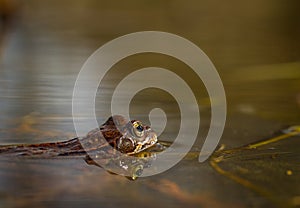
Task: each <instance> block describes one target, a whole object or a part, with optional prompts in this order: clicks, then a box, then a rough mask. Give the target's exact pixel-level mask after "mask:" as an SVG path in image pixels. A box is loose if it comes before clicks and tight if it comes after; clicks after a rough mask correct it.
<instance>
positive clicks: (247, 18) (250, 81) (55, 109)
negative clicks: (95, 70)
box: [0, 0, 300, 207]
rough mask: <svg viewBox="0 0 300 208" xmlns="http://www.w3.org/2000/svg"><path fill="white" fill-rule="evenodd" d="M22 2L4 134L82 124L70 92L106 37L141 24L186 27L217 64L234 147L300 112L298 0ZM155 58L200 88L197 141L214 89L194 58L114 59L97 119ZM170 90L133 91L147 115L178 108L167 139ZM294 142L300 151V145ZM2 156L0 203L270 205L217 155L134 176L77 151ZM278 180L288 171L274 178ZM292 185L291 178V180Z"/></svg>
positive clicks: (6, 71)
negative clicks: (187, 61)
mask: <svg viewBox="0 0 300 208" xmlns="http://www.w3.org/2000/svg"><path fill="white" fill-rule="evenodd" d="M18 3H19V5H18V6H17V7H16V9H15V10H12V11H15V12H16V13H15V16H14V21H12V24H11V27H10V30H8V31H7V30H4V32H3V35H2V37H4V41H3V42H2V47H1V48H2V57H1V70H0V86H1V87H0V109H1V115H0V142H1V143H2V144H10V143H33V142H45V141H56V140H64V139H67V138H72V137H74V136H76V133H75V130H74V126H73V122H72V93H73V87H74V83H75V80H76V77H77V74H78V73H79V71H80V69H81V67H82V65H83V63H84V62H85V60H86V59H87V58H88V56H89V55H91V54H92V53H93V52H94V51H95V50H96V49H97V48H98V47H100V46H101V45H103V44H104V43H106V42H107V41H109V40H112V39H114V38H116V37H118V36H121V35H125V34H127V33H131V32H136V31H144V30H159V31H166V32H170V33H175V34H178V35H180V36H182V37H185V38H187V39H189V40H191V41H192V42H194V43H195V44H197V45H198V46H199V47H200V48H201V49H202V50H203V51H204V52H205V53H206V54H207V55H208V56H209V57H210V59H211V60H212V62H213V63H214V64H215V66H216V68H217V70H218V72H219V74H220V76H221V78H222V81H223V84H224V87H225V92H226V96H227V105H228V115H227V122H226V127H225V131H224V134H223V137H222V138H221V143H224V144H226V146H227V147H237V146H240V145H243V144H247V143H251V142H253V141H256V140H260V139H262V138H267V137H270V136H271V135H272V134H273V133H274V132H276V131H277V130H279V129H281V128H283V127H286V126H288V125H291V124H299V123H300V119H299V118H300V111H299V107H300V85H299V82H300V38H299V37H300V16H299V12H298V8H299V3H298V2H297V1H290V2H289V3H287V2H286V1H275V2H274V1H271V0H267V1H263V2H261V1H251V3H250V2H247V3H245V2H243V3H242V2H240V1H233V2H231V3H225V2H224V3H221V2H217V1H210V2H204V1H189V2H188V3H185V2H183V1H164V2H160V3H158V2H151V1H134V0H133V1H126V2H123V3H121V2H117V1H112V2H109V1H93V0H88V1H79V0H75V1H71V0H68V1H56V0H54V1H37V0H36V1H35V0H28V1H20V2H18ZM153 63H154V64H153ZM153 65H155V66H160V67H165V68H168V69H172V70H173V71H175V72H176V73H178V74H179V75H180V76H181V77H184V79H185V80H187V82H188V83H189V84H190V86H191V88H192V89H193V90H194V91H195V92H196V96H197V100H198V102H199V104H200V106H201V108H200V113H201V119H202V120H201V126H200V133H199V138H198V140H197V144H195V145H196V146H198V145H199V144H201V143H202V142H203V140H202V139H203V137H205V134H206V132H207V130H208V128H209V119H210V108H209V102H208V98H207V93H206V91H205V89H204V87H203V84H202V83H201V82H200V81H199V80H196V81H195V80H194V79H193V74H191V73H189V72H190V71H189V69H188V67H187V66H186V65H184V64H182V63H180V62H178V61H176V60H174V59H173V58H170V57H167V56H161V55H155V54H144V55H136V56H132V57H129V58H128V59H126V60H122V61H121V62H120V63H118V64H116V66H114V67H113V68H112V69H111V71H110V74H108V75H107V76H106V77H105V79H104V80H103V82H102V83H101V88H102V89H103V90H104V92H105V94H107V96H105V97H104V98H101V99H100V98H99V99H97V100H96V113H97V116H98V118H99V122H100V123H101V122H102V121H104V120H105V119H106V118H107V117H108V116H109V115H110V111H109V104H110V103H109V102H110V100H109V99H110V96H111V93H112V92H113V89H114V87H115V86H116V84H117V83H118V82H119V80H120V79H122V77H124V76H125V75H126V74H128V73H129V72H131V71H132V70H134V69H138V68H141V67H146V66H153ZM145 79H146V78H145ZM149 95H151V96H149ZM172 99H173V98H172V97H170V96H169V95H167V94H165V93H164V92H161V91H156V90H152V91H151V90H150V91H144V92H141V93H140V94H139V95H138V96H137V97H136V101H134V102H133V103H132V104H133V107H132V117H137V118H139V119H142V120H143V121H145V122H146V123H147V122H148V120H147V119H148V118H147V115H148V113H149V109H150V108H151V107H157V106H160V107H161V108H163V109H164V110H165V112H166V113H167V114H168V116H170V118H171V119H170V120H169V121H170V124H168V126H167V129H166V131H165V134H164V139H167V140H168V139H170V140H172V138H173V137H174V136H176V134H177V133H178V126H179V122H180V118H179V116H178V106H177V105H176V104H174V100H172ZM143 107H145V108H146V109H144V108H143ZM83 122H84V120H83ZM289 148H291V151H294V152H297V148H298V147H297V146H294V147H293V145H290V146H289ZM293 162H294V160H293ZM0 166H1V169H0V206H1V207H66V206H72V207H85V206H88V207H116V206H120V207H132V206H143V207H153V206H159V207H182V206H186V207H234V206H235V207H256V206H257V207H263V206H271V204H270V203H271V202H270V201H269V200H268V199H266V198H264V197H263V196H260V195H259V194H257V193H255V192H252V191H251V190H248V189H247V188H244V187H242V186H241V185H239V184H236V183H235V182H233V181H231V180H229V179H227V178H226V177H224V176H222V175H220V174H218V173H217V172H216V171H214V169H213V168H211V167H210V166H209V163H208V162H205V163H201V164H200V163H198V161H197V157H191V158H190V159H185V160H183V161H181V162H180V163H179V164H178V165H176V166H175V167H173V168H172V169H170V170H169V171H167V172H164V173H162V174H159V175H156V176H153V177H147V178H140V179H138V180H137V181H129V180H128V179H126V178H124V177H122V176H117V175H111V174H109V173H107V172H106V171H104V170H103V169H100V168H97V167H93V166H88V165H87V164H85V162H84V161H83V160H81V159H78V158H77V159H49V160H47V159H43V160H32V159H31V160H29V159H28V160H22V159H13V158H1V159H0ZM262 174H263V173H262ZM296 174H299V173H296ZM274 183H279V184H280V183H282V184H284V183H285V181H284V180H281V179H278V178H274ZM295 186H299V184H295ZM267 189H268V187H267ZM288 189H293V184H292V185H291V186H290V187H288V188H287V189H286V191H288ZM299 196H300V193H295V192H291V195H290V198H289V197H287V198H288V200H292V201H293V202H295V203H294V205H297V203H299V200H298V201H297V199H299ZM274 197H276V196H275V195H274ZM297 197H298V198H297ZM284 200H286V198H285V199H284ZM289 202H290V201H289ZM298 205H299V204H298Z"/></svg>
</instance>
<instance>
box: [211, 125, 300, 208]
mask: <svg viewBox="0 0 300 208" xmlns="http://www.w3.org/2000/svg"><path fill="white" fill-rule="evenodd" d="M210 164H211V165H212V167H213V168H214V169H215V170H216V171H217V172H219V173H220V174H222V175H224V176H226V177H228V178H230V179H232V180H234V181H236V182H238V183H240V184H241V185H243V186H245V187H247V188H249V189H252V190H254V191H256V192H257V193H259V194H261V195H263V196H265V197H268V198H269V199H270V200H271V201H273V202H274V203H275V204H276V205H278V206H280V207H292V206H299V205H300V177H299V176H300V126H293V127H290V128H288V129H286V130H284V131H283V132H282V133H281V134H280V135H278V136H275V137H273V138H270V139H267V140H263V141H259V142H257V143H253V144H249V145H246V146H242V147H240V148H234V149H228V150H226V149H220V150H218V151H216V152H215V153H214V154H213V155H212V157H211V159H210Z"/></svg>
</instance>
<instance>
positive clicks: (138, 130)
mask: <svg viewBox="0 0 300 208" xmlns="http://www.w3.org/2000/svg"><path fill="white" fill-rule="evenodd" d="M132 126H133V133H134V134H135V135H136V136H137V137H142V136H144V127H143V126H142V125H141V123H140V122H138V121H135V122H133V124H132Z"/></svg>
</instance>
